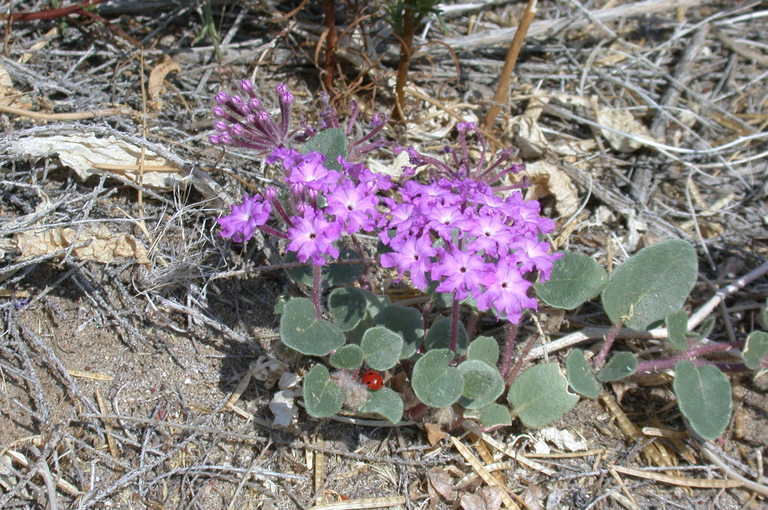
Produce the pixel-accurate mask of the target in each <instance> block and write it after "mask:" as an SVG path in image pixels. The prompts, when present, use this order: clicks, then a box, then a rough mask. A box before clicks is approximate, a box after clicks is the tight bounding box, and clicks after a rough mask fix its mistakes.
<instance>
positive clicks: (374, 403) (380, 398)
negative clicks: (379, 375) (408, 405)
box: [359, 388, 403, 423]
mask: <svg viewBox="0 0 768 510" xmlns="http://www.w3.org/2000/svg"><path fill="white" fill-rule="evenodd" d="M359 411H360V412H362V413H374V414H378V415H381V416H383V417H384V418H386V419H387V420H389V421H390V422H392V423H397V422H399V421H400V419H401V418H402V417H403V399H402V398H400V395H399V394H398V393H397V392H395V391H393V390H392V389H391V388H381V389H380V390H378V391H372V392H370V397H369V398H368V400H367V401H366V402H365V404H363V405H362V406H361V407H360V409H359Z"/></svg>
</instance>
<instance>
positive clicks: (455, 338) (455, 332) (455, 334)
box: [448, 294, 459, 352]
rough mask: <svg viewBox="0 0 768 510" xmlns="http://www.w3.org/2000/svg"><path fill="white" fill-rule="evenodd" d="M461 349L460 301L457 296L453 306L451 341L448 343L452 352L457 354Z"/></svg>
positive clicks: (454, 298)
mask: <svg viewBox="0 0 768 510" xmlns="http://www.w3.org/2000/svg"><path fill="white" fill-rule="evenodd" d="M458 347H459V300H458V299H456V295H455V294H454V297H453V305H452V306H451V339H450V341H449V342H448V348H449V349H450V350H451V351H452V352H456V350H457V349H458Z"/></svg>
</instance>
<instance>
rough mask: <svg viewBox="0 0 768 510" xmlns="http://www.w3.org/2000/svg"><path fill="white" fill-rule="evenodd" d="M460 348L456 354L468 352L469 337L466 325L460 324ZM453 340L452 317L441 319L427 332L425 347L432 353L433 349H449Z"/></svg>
mask: <svg viewBox="0 0 768 510" xmlns="http://www.w3.org/2000/svg"><path fill="white" fill-rule="evenodd" d="M458 326H459V330H458V338H457V339H458V347H457V350H456V354H464V352H466V350H467V343H468V341H469V337H468V335H467V330H466V329H464V325H463V324H462V323H461V322H459V324H458ZM450 340H451V319H450V317H440V318H439V319H437V320H436V321H435V322H433V323H432V327H431V328H429V331H427V336H426V337H425V338H424V347H425V348H426V349H427V350H428V351H431V350H432V349H447V348H448V346H449V343H450Z"/></svg>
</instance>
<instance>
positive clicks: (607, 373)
mask: <svg viewBox="0 0 768 510" xmlns="http://www.w3.org/2000/svg"><path fill="white" fill-rule="evenodd" d="M636 368H637V358H636V357H635V355H634V354H632V353H631V352H617V353H616V354H614V355H613V356H611V359H609V360H608V363H606V364H605V366H604V367H603V368H602V369H601V370H600V371H599V372H598V373H597V379H598V381H602V382H611V381H618V380H619V379H624V378H625V377H629V376H630V375H632V374H634V373H635V369H636Z"/></svg>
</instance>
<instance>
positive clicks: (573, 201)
mask: <svg viewBox="0 0 768 510" xmlns="http://www.w3.org/2000/svg"><path fill="white" fill-rule="evenodd" d="M520 175H522V176H525V177H528V178H529V179H530V180H531V182H532V183H533V186H531V187H530V188H528V190H527V192H526V198H527V199H529V200H535V199H540V198H542V197H545V196H547V195H554V197H555V201H556V203H555V207H556V208H557V212H559V213H560V215H561V216H570V215H572V214H573V213H575V212H576V211H577V210H578V209H579V192H578V190H577V189H576V186H575V185H574V184H573V181H571V178H570V177H568V174H566V173H565V172H563V171H562V170H560V169H559V168H557V167H556V166H555V165H553V164H551V163H549V162H547V161H544V160H540V161H536V162H534V163H529V164H526V165H525V172H524V173H522V174H520Z"/></svg>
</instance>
